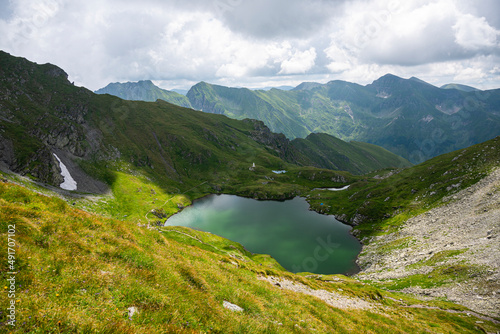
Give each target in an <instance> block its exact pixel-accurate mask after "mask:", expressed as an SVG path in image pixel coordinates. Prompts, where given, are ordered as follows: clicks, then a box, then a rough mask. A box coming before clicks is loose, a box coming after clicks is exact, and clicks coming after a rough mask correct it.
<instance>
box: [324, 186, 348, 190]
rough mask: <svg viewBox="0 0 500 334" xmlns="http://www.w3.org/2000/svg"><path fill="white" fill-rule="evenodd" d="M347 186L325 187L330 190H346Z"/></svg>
mask: <svg viewBox="0 0 500 334" xmlns="http://www.w3.org/2000/svg"><path fill="white" fill-rule="evenodd" d="M347 188H349V186H348V185H347V186H345V187H342V188H327V189H328V190H330V191H341V190H346V189H347Z"/></svg>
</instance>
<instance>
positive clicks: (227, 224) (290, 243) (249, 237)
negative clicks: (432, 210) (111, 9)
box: [165, 195, 361, 275]
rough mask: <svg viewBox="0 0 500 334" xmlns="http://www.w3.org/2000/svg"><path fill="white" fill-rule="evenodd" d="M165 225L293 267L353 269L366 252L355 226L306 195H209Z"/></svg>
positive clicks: (329, 271)
mask: <svg viewBox="0 0 500 334" xmlns="http://www.w3.org/2000/svg"><path fill="white" fill-rule="evenodd" d="M165 225H166V226H186V227H190V228H193V229H197V230H201V231H205V232H210V233H213V234H216V235H219V236H222V237H224V238H227V239H229V240H232V241H236V242H238V243H240V244H241V245H243V247H245V248H246V249H247V250H248V251H250V252H252V253H259V254H269V255H271V256H272V257H273V258H274V259H276V260H277V261H278V262H279V263H280V264H281V265H282V266H283V267H284V268H285V269H287V270H289V271H291V272H294V273H296V272H312V273H316V274H345V275H349V274H354V273H357V272H358V271H359V268H358V266H357V265H356V263H355V260H356V257H357V255H358V254H359V252H360V251H361V244H360V242H359V241H358V240H357V239H356V238H355V237H353V236H352V235H351V234H350V233H349V232H350V230H351V227H350V226H348V225H345V224H343V223H341V222H339V221H338V220H336V219H335V218H334V217H333V216H327V215H322V214H319V213H317V212H315V211H310V210H309V204H308V203H307V202H306V200H305V199H304V198H301V197H296V198H294V199H292V200H287V201H259V200H254V199H250V198H243V197H238V196H234V195H210V196H207V197H204V198H202V199H199V200H196V201H194V203H193V205H191V206H189V207H187V208H185V209H184V210H182V211H181V212H180V213H178V214H176V215H174V216H172V217H170V218H169V219H168V220H167V221H166V223H165Z"/></svg>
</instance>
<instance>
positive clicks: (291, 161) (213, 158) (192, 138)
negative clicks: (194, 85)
mask: <svg viewBox="0 0 500 334" xmlns="http://www.w3.org/2000/svg"><path fill="white" fill-rule="evenodd" d="M0 62H1V65H2V66H1V68H0V71H1V78H0V81H1V82H0V84H1V86H0V91H1V92H2V95H1V100H0V104H1V106H2V109H1V119H0V126H1V129H2V132H1V133H0V143H1V145H2V147H3V149H2V151H1V155H0V161H2V162H3V164H4V165H5V167H6V168H8V169H10V170H13V171H15V172H18V173H22V174H30V175H32V176H34V177H35V178H37V179H38V180H40V181H42V182H47V183H51V184H54V185H57V184H60V183H61V181H62V180H61V176H60V170H59V164H58V162H57V159H56V157H55V156H54V155H53V153H56V154H57V155H58V156H59V157H60V158H61V159H62V162H63V163H64V164H65V165H67V166H68V168H70V169H72V171H73V173H75V174H76V176H77V177H80V176H81V177H80V180H77V183H78V184H79V185H80V186H79V188H78V190H80V191H93V189H95V188H96V187H97V185H99V187H97V188H99V189H101V188H102V187H101V186H102V185H100V184H98V183H97V182H84V179H82V178H84V177H85V173H83V171H82V168H83V169H86V170H87V174H89V173H90V174H92V175H93V176H95V177H97V178H99V179H101V180H105V181H106V182H107V183H110V182H111V181H112V179H111V178H110V176H109V175H107V174H106V170H107V169H108V168H110V166H112V167H113V168H119V167H118V165H119V163H121V162H125V163H128V164H131V165H132V167H133V168H137V169H140V170H142V171H144V172H145V173H146V174H147V175H150V176H151V177H153V178H155V179H156V180H158V181H159V182H160V183H161V184H163V185H169V186H171V187H173V188H174V189H189V185H191V186H193V185H194V184H195V183H199V180H203V181H206V185H205V189H206V190H209V189H212V191H214V189H215V190H216V191H229V192H231V191H233V192H234V191H236V190H238V191H243V190H242V189H244V187H243V186H241V184H245V183H246V182H248V183H249V184H253V183H255V182H258V180H259V179H260V178H261V177H264V176H265V175H267V174H269V175H270V176H272V175H273V174H272V172H271V170H273V169H296V168H298V167H299V165H302V166H304V165H311V166H318V167H323V168H324V167H328V168H332V166H331V165H329V166H326V165H322V164H318V163H314V161H315V160H319V159H312V160H311V159H306V158H305V155H304V153H303V152H301V151H300V150H299V149H298V148H296V147H295V146H293V145H292V144H291V143H290V141H289V140H288V139H287V138H285V136H283V135H282V134H275V133H272V132H271V131H270V130H269V129H268V128H267V127H266V126H265V125H264V124H263V123H262V122H260V121H253V120H243V121H237V120H233V119H230V118H228V117H226V116H223V115H211V114H207V113H203V112H200V111H195V110H191V109H185V108H181V107H178V106H175V105H172V104H170V103H167V102H163V101H161V100H159V101H157V102H142V101H127V100H122V99H119V98H117V97H114V96H110V95H98V94H94V93H92V92H90V91H88V90H87V89H84V88H79V87H74V86H73V85H71V84H70V83H69V81H68V80H67V75H66V73H64V71H63V70H61V69H59V68H58V67H56V66H53V65H50V64H46V65H36V64H33V63H31V62H29V61H27V60H25V59H22V58H16V57H12V56H10V55H8V54H6V53H2V54H1V59H0ZM21 111H22V112H21ZM380 151H381V156H380V161H379V160H377V158H376V159H375V161H374V163H373V164H372V167H371V168H370V167H369V166H365V167H367V168H368V170H373V169H378V168H380V166H383V167H389V166H392V167H397V166H399V164H392V162H391V161H390V160H386V157H385V155H384V154H383V153H384V152H383V150H380ZM307 155H308V156H309V157H310V156H311V153H310V152H307ZM372 156H374V157H376V156H377V154H376V152H375V153H373V155H372ZM347 159H350V158H349V156H347ZM354 160H355V159H354ZM106 161H112V162H113V164H114V165H110V163H108V162H106ZM310 161H312V162H311V163H309V162H310ZM392 161H398V158H397V157H394V159H393V160H392ZM253 163H256V164H257V166H258V167H262V168H263V169H262V170H260V169H257V170H254V171H253V173H250V172H249V170H248V168H249V167H250V166H252V164H253ZM96 166H99V167H96ZM343 168H345V169H346V170H348V171H351V172H353V173H360V172H361V171H366V170H367V169H363V170H361V169H360V168H358V167H356V166H354V165H352V166H349V165H348V164H344V165H343ZM266 173H267V174H266ZM289 175H292V174H289ZM301 175H302V174H301ZM283 177H284V176H283ZM85 180H88V178H85ZM78 181H80V182H78ZM289 181H291V180H288V181H287V182H289ZM278 183H279V182H278ZM236 184H240V186H236ZM89 185H95V186H92V187H90V188H89V187H88V186H89ZM287 187H288V190H286V191H283V189H281V190H280V191H277V189H278V188H276V189H274V190H273V184H270V185H268V186H267V187H265V188H266V190H265V191H264V192H266V191H267V192H268V193H269V194H274V195H276V196H284V195H283V194H289V195H287V196H290V194H294V193H297V192H298V191H299V188H300V187H299V186H298V185H297V184H288V186H287ZM248 191H250V190H248ZM252 193H253V192H252Z"/></svg>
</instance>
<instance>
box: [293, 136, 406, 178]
mask: <svg viewBox="0 0 500 334" xmlns="http://www.w3.org/2000/svg"><path fill="white" fill-rule="evenodd" d="M292 145H293V146H294V147H296V148H297V149H298V150H299V151H300V152H302V153H303V155H304V156H305V158H306V159H303V160H301V162H302V163H303V164H305V165H309V166H315V167H320V168H328V169H333V170H347V171H350V172H351V173H353V174H364V173H368V172H370V171H372V170H374V169H383V168H384V166H393V167H398V168H402V167H409V166H411V164H410V163H409V162H408V160H406V159H404V158H401V157H399V156H397V155H395V154H393V153H391V152H389V151H387V150H385V149H383V148H381V147H380V146H376V145H372V144H367V143H361V142H354V141H352V142H349V143H346V142H345V141H343V140H340V139H338V138H335V137H333V136H330V135H327V134H324V133H311V134H310V135H309V136H307V137H306V138H305V139H301V138H295V139H294V140H292Z"/></svg>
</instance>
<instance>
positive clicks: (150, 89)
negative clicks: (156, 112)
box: [95, 80, 191, 108]
mask: <svg viewBox="0 0 500 334" xmlns="http://www.w3.org/2000/svg"><path fill="white" fill-rule="evenodd" d="M95 93H96V94H110V95H114V96H118V97H119V98H122V99H124V100H132V101H148V102H155V101H156V100H158V99H160V100H163V101H167V102H170V103H172V104H176V105H178V106H181V107H186V108H191V103H190V102H189V100H188V99H187V97H186V96H184V95H182V94H179V93H176V92H172V91H168V90H166V89H161V88H160V87H158V86H156V85H155V84H154V83H152V82H151V81H150V80H142V81H139V82H126V83H119V82H116V83H110V84H109V85H107V86H106V87H104V88H101V89H98V90H96V91H95Z"/></svg>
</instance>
